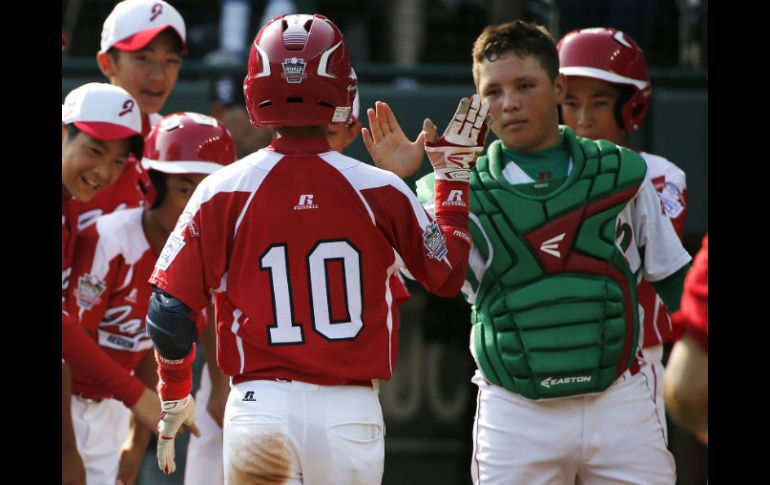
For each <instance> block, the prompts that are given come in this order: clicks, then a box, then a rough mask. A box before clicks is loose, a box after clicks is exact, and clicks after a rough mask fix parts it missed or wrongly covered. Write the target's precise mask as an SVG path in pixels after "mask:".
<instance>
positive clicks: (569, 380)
mask: <svg viewBox="0 0 770 485" xmlns="http://www.w3.org/2000/svg"><path fill="white" fill-rule="evenodd" d="M581 382H591V376H575V377H558V378H553V377H546V378H545V379H543V380H542V381H540V385H541V386H543V387H545V388H546V389H550V388H551V386H558V385H561V384H578V383H581Z"/></svg>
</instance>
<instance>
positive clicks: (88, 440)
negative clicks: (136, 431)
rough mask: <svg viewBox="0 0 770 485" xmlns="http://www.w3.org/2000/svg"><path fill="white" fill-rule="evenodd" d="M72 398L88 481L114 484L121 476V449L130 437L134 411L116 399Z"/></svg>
mask: <svg viewBox="0 0 770 485" xmlns="http://www.w3.org/2000/svg"><path fill="white" fill-rule="evenodd" d="M71 399H72V401H71V402H72V426H73V427H74V429H75V442H76V443H77V446H78V452H80V457H81V458H82V459H83V465H84V466H85V469H86V484H87V485H105V484H109V485H112V484H114V483H115V480H117V478H118V467H119V465H120V449H121V448H122V447H123V443H125V441H126V439H128V431H129V425H130V422H131V411H130V410H129V409H128V408H126V407H125V406H124V405H123V404H122V403H121V402H119V401H116V400H115V399H104V400H102V401H100V402H94V401H91V400H89V399H83V398H80V397H78V396H72V398H71Z"/></svg>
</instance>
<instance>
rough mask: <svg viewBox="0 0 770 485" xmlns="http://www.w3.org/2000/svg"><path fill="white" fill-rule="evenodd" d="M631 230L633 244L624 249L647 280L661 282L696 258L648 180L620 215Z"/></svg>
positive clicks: (631, 262) (619, 217) (628, 258)
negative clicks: (680, 237)
mask: <svg viewBox="0 0 770 485" xmlns="http://www.w3.org/2000/svg"><path fill="white" fill-rule="evenodd" d="M618 219H619V223H620V225H621V226H623V225H626V226H628V227H629V229H630V231H631V234H632V241H633V244H631V245H630V247H623V248H622V249H623V251H624V252H625V255H626V259H627V260H628V261H629V265H630V266H631V268H632V270H633V271H635V272H637V271H640V272H641V277H642V278H643V279H645V280H647V281H650V282H654V281H660V280H662V279H664V278H666V277H668V276H670V275H672V274H674V273H675V272H676V271H678V270H679V269H680V268H682V267H683V266H684V265H686V264H687V263H689V262H690V260H691V259H692V258H691V257H690V255H689V254H688V253H687V251H686V250H685V249H684V247H683V246H682V243H681V241H680V240H679V236H678V235H677V234H676V231H675V230H674V226H673V225H672V224H671V221H670V220H669V219H668V217H666V215H665V213H664V210H663V208H662V206H661V200H660V198H659V197H658V194H657V192H656V191H655V188H654V187H653V185H652V183H651V182H650V181H649V180H645V181H644V182H643V183H642V185H641V186H640V188H639V191H638V192H637V194H636V196H635V197H634V198H633V199H632V200H631V201H630V202H629V203H628V205H627V206H626V208H625V209H624V210H623V211H622V212H621V213H620V214H619V216H618Z"/></svg>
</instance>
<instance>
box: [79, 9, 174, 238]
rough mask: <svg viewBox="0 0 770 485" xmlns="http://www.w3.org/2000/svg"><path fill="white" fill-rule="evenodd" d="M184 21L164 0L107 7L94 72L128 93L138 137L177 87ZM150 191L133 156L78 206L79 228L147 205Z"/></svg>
mask: <svg viewBox="0 0 770 485" xmlns="http://www.w3.org/2000/svg"><path fill="white" fill-rule="evenodd" d="M185 36H186V29H185V23H184V20H183V19H182V16H181V15H180V14H179V12H178V11H177V10H176V9H175V8H174V7H173V6H171V5H170V4H169V3H167V2H165V1H163V0H124V1H122V2H120V3H118V4H117V5H115V8H113V9H112V12H110V14H109V15H108V16H107V19H106V20H105V21H104V26H103V27H102V38H101V45H100V50H99V52H98V53H97V54H96V62H97V64H98V65H99V70H100V71H101V72H102V74H103V75H104V76H105V77H107V78H108V79H109V80H110V83H111V84H114V85H116V86H120V87H122V88H123V89H125V90H126V91H128V93H129V94H131V96H133V97H134V99H135V100H136V102H137V103H138V107H139V110H140V112H141V114H142V116H141V121H142V136H144V137H146V136H147V135H148V134H149V132H150V129H151V128H152V126H153V125H154V124H155V123H157V122H158V120H160V118H161V115H160V114H158V113H159V112H160V110H161V109H162V108H163V105H164V104H165V103H166V100H167V99H168V97H169V95H170V94H171V91H172V90H173V89H174V86H175V85H176V81H177V77H178V76H179V69H180V68H181V66H182V57H183V55H184V53H185V52H186V49H187V48H186V45H185ZM154 197H155V195H154V194H153V192H152V184H150V180H149V178H148V176H147V172H146V170H144V169H143V168H142V166H141V164H140V163H138V159H132V160H131V162H130V164H129V166H128V167H127V168H126V170H125V172H124V174H123V176H122V177H121V178H120V179H119V180H118V182H117V183H116V184H115V185H114V186H113V187H112V188H110V189H109V190H106V191H104V192H103V193H102V194H100V195H99V196H97V197H95V198H94V199H93V200H91V201H90V202H88V203H86V204H83V205H82V207H81V208H80V220H79V227H80V229H81V230H82V229H85V228H86V227H88V226H89V225H90V224H92V223H93V222H94V221H95V220H96V218H97V217H99V216H101V215H103V214H109V213H110V212H112V211H114V210H118V209H126V208H132V207H141V206H144V205H146V206H147V207H149V206H150V205H151V204H152V200H153V198H154Z"/></svg>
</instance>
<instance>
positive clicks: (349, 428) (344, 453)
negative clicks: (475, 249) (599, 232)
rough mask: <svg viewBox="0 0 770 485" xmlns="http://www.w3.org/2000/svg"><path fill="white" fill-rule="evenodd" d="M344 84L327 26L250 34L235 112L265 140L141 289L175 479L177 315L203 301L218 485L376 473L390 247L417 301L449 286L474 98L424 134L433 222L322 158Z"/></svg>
mask: <svg viewBox="0 0 770 485" xmlns="http://www.w3.org/2000/svg"><path fill="white" fill-rule="evenodd" d="M356 85H357V82H356V79H355V77H354V76H353V75H352V70H351V66H350V60H349V56H348V50H347V46H346V45H345V41H344V39H343V37H342V34H341V33H340V31H339V29H338V28H337V27H336V26H335V25H334V24H333V23H332V22H331V21H329V20H328V19H326V18H325V17H322V16H320V15H313V16H311V15H287V16H281V17H277V18H275V19H273V20H272V21H270V22H269V23H268V24H266V25H265V26H264V27H263V28H262V29H261V30H260V31H259V33H258V34H257V36H256V38H255V40H254V43H253V45H252V50H251V54H250V57H249V69H248V74H247V76H246V79H245V81H244V90H245V95H246V105H247V109H248V111H249V115H250V117H251V120H252V123H254V124H255V125H258V126H261V125H268V126H274V127H275V129H276V138H274V139H273V142H272V144H271V145H270V146H269V147H268V148H267V149H264V150H260V151H258V152H256V153H254V154H252V155H250V156H248V157H246V158H244V159H242V160H240V161H238V162H237V163H235V164H233V165H232V166H230V167H227V168H226V169H224V170H222V171H220V172H218V173H217V174H215V175H213V176H212V177H209V178H208V179H206V180H205V181H204V182H203V183H201V185H200V186H199V187H198V189H197V190H196V191H195V193H194V194H193V197H192V199H191V200H190V202H189V204H188V205H187V207H186V208H185V213H184V214H183V216H182V221H184V222H183V223H182V224H180V225H178V226H177V228H176V229H175V230H174V232H173V233H172V234H171V236H170V237H169V240H168V242H167V243H166V246H165V248H164V250H163V253H162V254H161V256H160V258H159V260H158V263H157V264H156V269H155V271H154V273H153V275H152V277H151V279H150V282H151V283H152V284H153V285H155V286H156V287H157V290H156V291H155V292H154V293H153V296H152V298H151V301H150V310H149V313H148V316H147V327H148V331H149V334H150V337H151V338H152V340H153V343H154V344H155V348H156V354H157V359H158V362H159V371H160V378H161V385H160V393H161V398H162V400H163V403H162V405H163V410H164V412H165V414H164V417H163V419H162V420H161V423H160V426H159V432H160V437H159V440H158V465H159V467H160V468H161V469H162V470H163V471H164V472H165V473H172V472H173V471H174V469H175V463H174V436H175V435H176V433H177V431H178V430H179V429H180V427H181V426H182V425H183V424H188V425H189V424H191V423H193V422H194V411H193V410H194V403H193V402H192V398H191V397H190V396H189V393H190V388H191V371H190V364H191V359H192V349H193V348H194V340H195V334H194V328H195V325H194V323H193V322H192V319H191V317H190V312H191V311H192V312H196V311H199V310H201V309H202V308H204V307H205V306H206V305H207V303H208V301H209V298H210V297H211V296H212V295H213V296H214V297H215V306H216V318H217V322H216V325H217V342H218V350H219V352H218V355H217V358H218V363H219V366H220V367H221V368H222V370H223V371H224V373H225V374H227V375H229V376H231V379H232V381H231V382H232V390H231V393H230V398H229V401H228V403H227V409H226V412H225V418H224V467H225V483H229V484H234V483H257V482H264V481H268V480H269V481H273V482H294V483H299V482H301V481H304V482H305V483H317V484H340V483H345V484H372V483H379V482H380V481H381V479H382V473H383V462H384V441H383V440H384V425H383V421H382V411H381V408H380V403H379V399H378V395H377V390H378V380H379V379H390V378H391V376H392V373H393V368H394V366H395V364H396V357H397V354H396V351H397V342H398V327H397V326H396V325H394V320H393V312H394V311H395V307H394V303H395V302H394V298H393V295H392V292H391V289H390V286H389V281H390V277H391V275H392V274H393V272H395V271H396V270H397V257H396V252H397V253H398V255H399V256H400V257H401V259H402V260H403V261H404V264H405V265H406V267H407V268H408V269H409V271H410V272H411V273H412V275H414V276H415V277H416V278H417V279H418V280H419V281H421V282H422V283H423V284H424V285H425V286H426V287H427V288H428V289H429V290H430V291H432V292H435V293H437V294H441V295H448V296H449V295H454V294H455V293H456V292H457V291H459V289H460V286H461V284H462V280H463V276H464V273H465V269H466V266H467V258H468V249H469V235H468V233H467V224H468V219H467V217H468V206H467V200H468V184H467V174H468V171H469V170H470V167H472V164H473V162H474V160H475V155H476V154H477V153H478V151H479V150H480V149H481V148H480V146H481V145H483V139H484V136H485V134H486V129H485V123H484V122H485V120H486V105H485V104H483V103H481V102H480V101H479V99H478V97H474V98H473V99H472V100H468V99H467V98H466V99H464V100H463V101H462V102H461V105H460V107H459V109H458V112H457V113H456V116H455V120H453V124H452V127H451V128H450V129H449V130H447V133H445V137H442V138H441V139H439V138H438V136H435V137H434V136H431V139H433V140H435V143H434V145H435V146H433V148H434V149H435V150H434V151H433V152H431V153H432V156H431V161H432V164H433V166H434V169H435V170H436V172H437V179H438V182H437V185H436V188H437V197H436V201H437V203H436V205H437V207H438V209H437V210H436V218H435V219H432V218H431V217H430V216H429V215H428V214H427V213H426V212H425V210H424V209H423V208H422V207H421V206H420V204H419V202H418V201H417V199H416V198H415V196H414V195H413V194H412V193H411V191H410V190H409V189H408V187H406V185H405V184H404V183H403V182H402V181H401V180H400V179H399V178H398V177H396V176H395V175H393V174H391V173H388V172H384V171H381V170H379V169H377V168H375V167H372V166H370V165H367V164H364V163H361V162H359V161H357V160H354V159H352V158H349V157H345V156H343V155H341V154H339V153H338V152H335V151H332V150H330V148H329V143H328V141H327V139H326V133H327V128H326V125H328V124H329V123H343V124H344V123H347V122H348V121H349V119H350V116H351V111H352V109H351V108H352V104H353V99H354V97H355V93H356ZM430 125H431V128H435V127H433V126H432V124H430ZM466 128H467V130H465V129H466ZM463 130H465V131H464V133H467V134H461V132H463ZM431 134H432V135H435V131H434V130H431ZM446 137H449V138H451V140H450V141H454V143H450V142H449V141H447V139H446ZM450 158H451V161H450V160H449V159H450ZM450 200H451V203H447V202H450Z"/></svg>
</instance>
